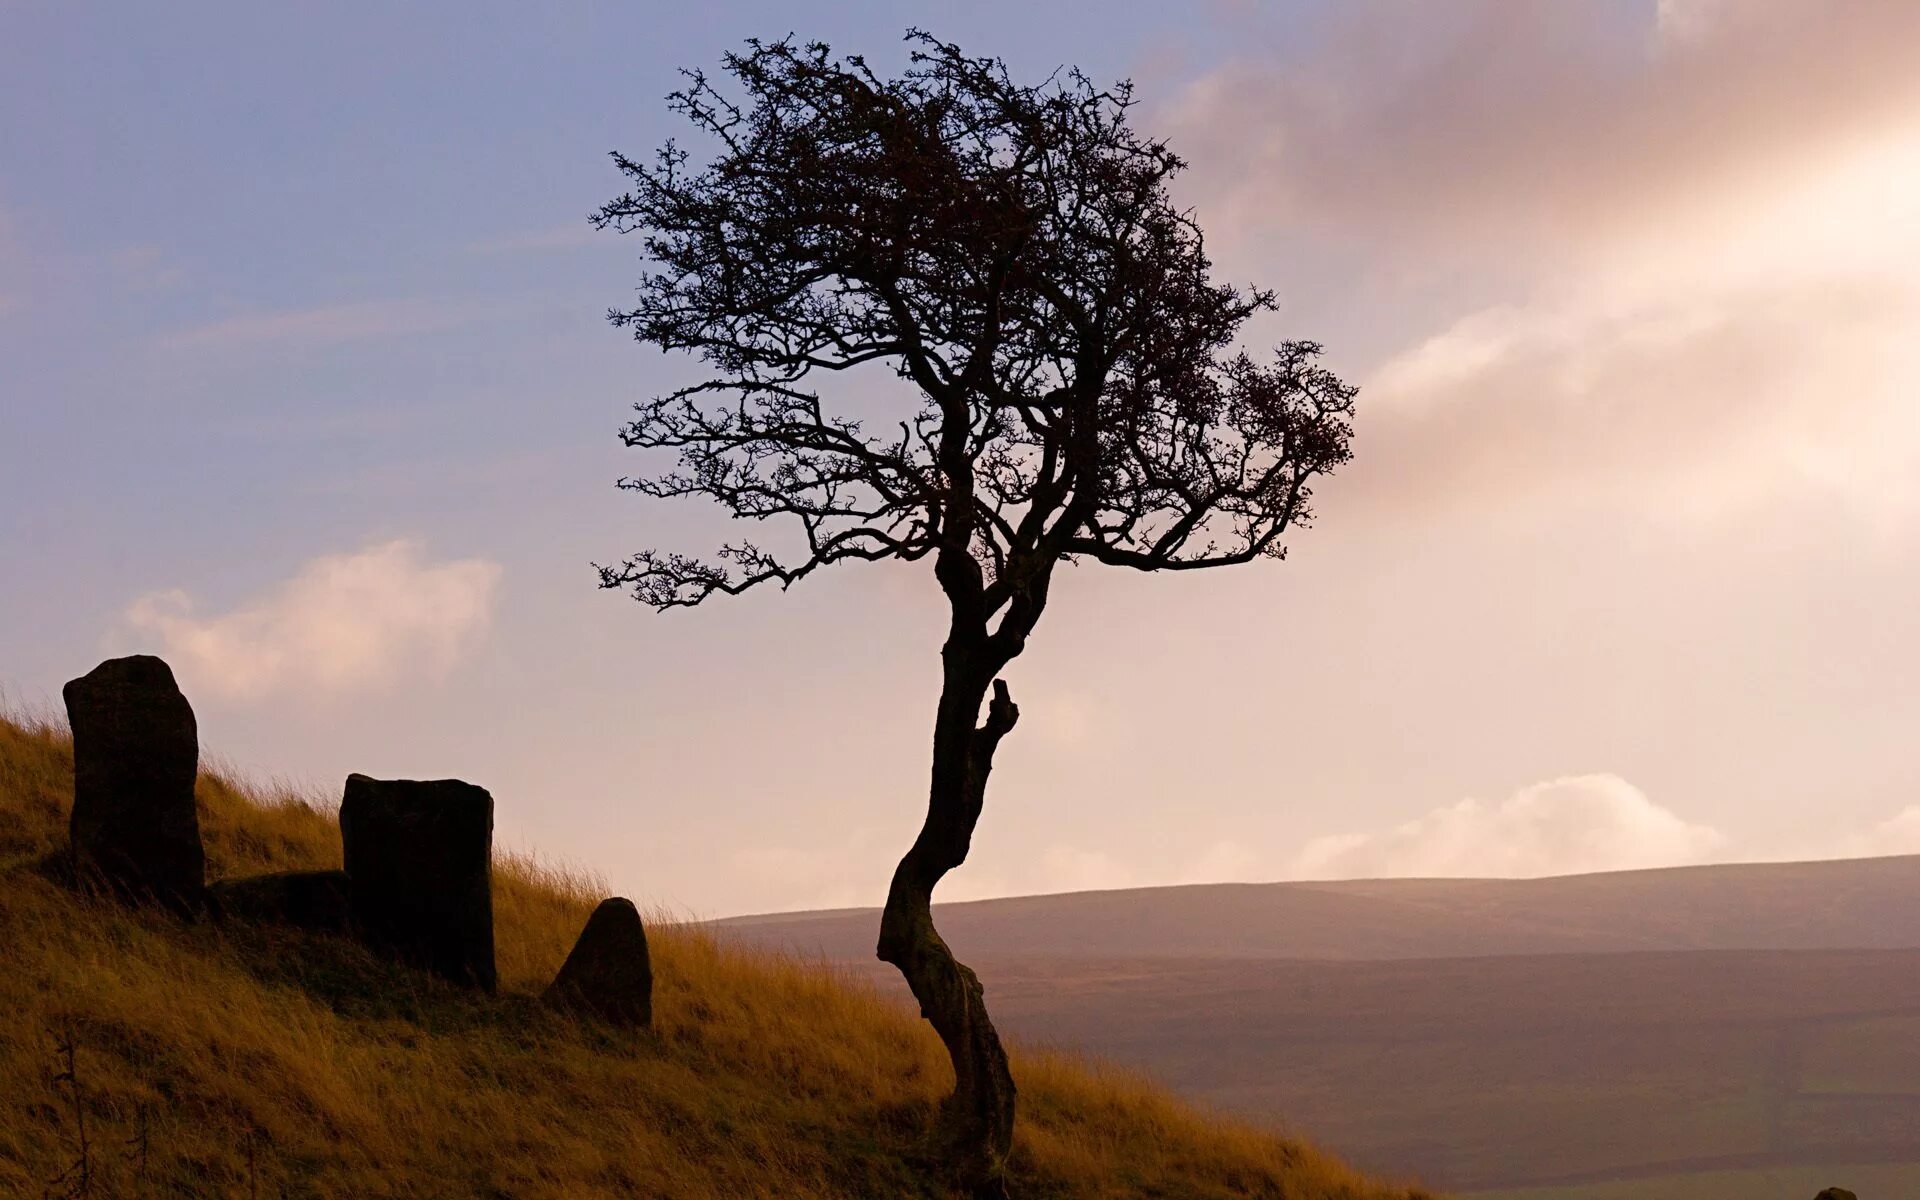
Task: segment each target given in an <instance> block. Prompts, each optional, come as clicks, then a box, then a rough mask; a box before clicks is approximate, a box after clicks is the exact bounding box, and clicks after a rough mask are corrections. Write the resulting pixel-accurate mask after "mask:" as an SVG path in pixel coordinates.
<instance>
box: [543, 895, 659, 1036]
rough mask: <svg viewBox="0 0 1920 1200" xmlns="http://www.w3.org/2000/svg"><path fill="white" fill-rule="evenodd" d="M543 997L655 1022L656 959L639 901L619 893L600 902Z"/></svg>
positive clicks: (623, 1020)
mask: <svg viewBox="0 0 1920 1200" xmlns="http://www.w3.org/2000/svg"><path fill="white" fill-rule="evenodd" d="M540 999H541V1000H542V1001H544V1002H545V1003H547V1004H550V1005H552V1006H554V1007H555V1008H564V1009H569V1010H571V1011H574V1012H584V1013H589V1014H591V1015H593V1016H596V1017H599V1018H601V1019H602V1020H606V1021H611V1022H613V1023H614V1024H616V1025H636V1026H641V1027H645V1026H648V1025H651V1024H653V964H652V962H651V961H650V960H649V959H648V957H647V930H646V927H645V926H644V925H643V924H641V921H640V912H639V910H638V909H636V908H634V906H633V901H631V900H628V899H626V898H625V897H623V896H614V897H612V898H610V899H607V900H602V901H601V902H600V907H598V908H596V909H594V910H593V915H592V916H590V917H588V918H587V927H586V928H585V929H583V930H581V931H580V940H579V941H577V942H575V943H574V944H573V951H572V953H570V954H568V955H567V961H566V962H565V963H563V964H561V966H560V973H559V974H558V975H556V976H554V979H553V983H552V984H550V985H548V987H547V990H546V991H545V992H544V993H543V994H542V995H541V997H540Z"/></svg>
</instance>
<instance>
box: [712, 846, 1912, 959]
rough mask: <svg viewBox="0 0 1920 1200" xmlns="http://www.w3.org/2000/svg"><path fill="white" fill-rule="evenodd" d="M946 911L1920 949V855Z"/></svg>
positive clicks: (977, 946) (1067, 930)
mask: <svg viewBox="0 0 1920 1200" xmlns="http://www.w3.org/2000/svg"><path fill="white" fill-rule="evenodd" d="M937 916H938V920H939V922H940V929H941V932H942V934H943V935H944V936H945V937H946V939H947V940H948V942H949V943H951V944H952V945H953V946H954V947H955V949H956V950H958V951H959V952H960V953H961V955H962V957H965V955H966V954H967V953H968V952H969V951H974V952H979V953H990V954H1020V955H1034V956H1043V955H1044V956H1056V957H1057V956H1070V957H1085V956H1089V955H1092V956H1107V957H1122V958H1316V959H1391V958H1452V957H1460V956H1469V955H1488V954H1579V953H1599V952H1611V951H1622V950H1831V949H1841V948H1848V949H1893V948H1899V947H1910V946H1920V856H1911V855H1910V856H1905V857H1899V858H1867V859H1849V860H1845V861H1841V862H1803V863H1742V864H1737V865H1729V866H1711V867H1673V868H1667V869H1664V870H1653V871H1617V872H1609V873H1606V874H1598V875H1566V876H1560V877H1557V878H1551V879H1369V880H1353V881H1346V882H1337V883H1258V884H1243V883H1225V884H1195V885H1191V886H1186V887H1163V888H1133V889H1127V890H1122V891H1107V892H1069V893H1065V894H1061V895H1053V896H1021V897H1016V898H1012V899H1006V900H976V901H971V902H967V903H962V904H944V905H940V906H939V910H938V914H937ZM878 920H879V915H878V912H877V910H874V909H837V910H832V911H826V912H811V913H774V914H769V915H765V916H753V917H735V918H731V919H729V920H726V921H721V922H716V924H717V925H719V926H720V927H723V928H727V929H729V930H731V931H733V932H736V933H739V934H742V935H744V936H747V937H751V938H754V939H755V940H760V941H767V942H772V943H776V944H779V945H783V946H787V947H791V948H794V949H799V950H802V951H805V952H808V953H815V954H821V955H824V956H826V957H828V958H848V959H857V958H865V957H867V956H868V955H869V954H870V953H871V950H872V947H871V944H870V943H871V942H872V941H873V931H874V930H875V929H876V928H877V927H878Z"/></svg>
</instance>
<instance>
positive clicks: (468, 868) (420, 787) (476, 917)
mask: <svg viewBox="0 0 1920 1200" xmlns="http://www.w3.org/2000/svg"><path fill="white" fill-rule="evenodd" d="M340 841H341V846H342V848H343V849H344V851H345V856H346V863H345V865H346V871H347V881H348V889H349V891H350V892H351V893H352V902H353V920H354V925H355V926H356V927H357V929H358V931H359V934H360V936H361V937H362V938H363V939H365V940H366V942H367V944H368V945H369V946H371V947H372V948H374V949H376V950H380V951H384V952H385V953H388V954H391V955H393V956H394V957H396V958H398V959H399V960H400V961H402V962H405V963H409V964H411V965H413V966H417V967H424V968H426V969H427V970H429V971H432V972H434V973H435V974H437V975H440V976H443V977H444V978H447V979H451V980H453V981H455V982H456V983H468V984H474V985H477V986H479V987H482V988H485V989H486V990H487V991H492V990H493V988H494V983H495V976H494V968H493V883H492V879H491V877H490V874H489V869H490V867H491V864H492V857H493V797H492V796H490V795H488V794H487V790H486V789H485V788H480V787H475V786H474V785H473V784H470V783H463V782H461V781H460V780H458V779H434V780H414V779H369V778H368V777H367V776H365V775H349V776H347V790H346V795H345V797H344V798H343V799H342V800H341V803H340Z"/></svg>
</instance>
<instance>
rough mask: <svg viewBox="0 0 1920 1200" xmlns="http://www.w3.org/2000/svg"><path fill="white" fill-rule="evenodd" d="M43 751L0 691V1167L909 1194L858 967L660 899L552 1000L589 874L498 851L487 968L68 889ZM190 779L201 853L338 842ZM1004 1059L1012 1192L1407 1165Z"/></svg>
mask: <svg viewBox="0 0 1920 1200" xmlns="http://www.w3.org/2000/svg"><path fill="white" fill-rule="evenodd" d="M71 769H72V761H71V749H70V745H69V743H68V741H67V739H66V737H65V735H64V733H63V732H62V731H61V730H59V729H58V728H56V727H55V726H53V725H51V724H49V723H46V722H37V721H23V720H20V719H6V718H3V717H0V1195H7V1196H13V1195H20V1196H38V1195H41V1194H42V1191H43V1189H45V1188H46V1187H47V1186H48V1184H49V1183H51V1182H53V1181H54V1180H55V1179H56V1177H57V1176H59V1175H60V1174H61V1172H62V1171H63V1170H64V1169H66V1168H67V1167H68V1166H69V1165H70V1164H72V1163H73V1162H74V1160H75V1158H76V1156H77V1146H78V1132H79V1129H80V1126H81V1124H82V1123H84V1128H85V1132H86V1137H87V1140H88V1142H89V1144H90V1146H91V1154H90V1156H89V1157H90V1161H91V1164H92V1170H93V1191H92V1194H93V1195H97V1196H103V1197H105V1196H209V1195H227V1196H246V1197H254V1196H265V1197H278V1196H287V1197H295V1198H300V1197H339V1198H343V1200H344V1198H346V1197H355V1198H358V1197H384V1196H396V1197H397V1196H405V1197H410V1198H411V1197H420V1198H426V1197H474V1196H483V1197H516V1198H520V1197H524V1198H528V1200H532V1198H536V1197H595V1196H633V1197H714V1198H716V1200H718V1198H722V1197H724V1198H726V1200H740V1198H746V1197H780V1198H782V1200H802V1198H806V1197H866V1196H872V1197H889V1198H891V1197H916V1196H937V1195H939V1194H940V1192H939V1190H938V1189H937V1188H936V1187H935V1186H934V1185H933V1184H932V1183H930V1182H929V1181H930V1180H931V1179H933V1178H935V1177H936V1174H935V1170H934V1164H933V1163H931V1162H930V1161H929V1159H928V1141H927V1134H928V1130H929V1128H930V1125H931V1121H932V1117H933V1112H934V1106H935V1104H936V1101H937V1099H938V1097H939V1096H940V1094H941V1093H942V1092H943V1091H944V1090H945V1089H946V1088H947V1087H948V1086H949V1083H950V1079H951V1076H950V1074H949V1072H948V1068H947V1066H946V1062H945V1059H944V1057H943V1055H942V1054H941V1051H940V1048H939V1045H938V1043H937V1041H935V1039H934V1038H933V1037H932V1035H931V1033H930V1031H929V1030H928V1029H927V1028H926V1027H925V1025H924V1024H923V1023H922V1022H921V1021H919V1020H918V1019H917V1018H916V1017H914V1016H913V1015H912V1014H910V1013H909V1012H907V1011H905V1010H903V1009H902V1008H901V1007H900V1006H898V1005H897V1004H894V1003H892V1002H890V1001H888V1000H885V999H882V998H881V997H880V996H878V995H877V994H876V993H874V992H873V991H872V990H870V989H868V988H866V987H864V986H862V985H859V984H857V983H854V982H851V981H849V980H846V979H843V978H840V977H837V976H835V975H834V974H832V973H830V972H829V971H828V970H826V969H825V968H822V967H819V966H813V965H807V964H802V963H799V962H796V961H793V960H791V959H786V958H781V957H778V956H776V955H773V954H770V953H768V952H765V951H758V950H752V949H746V948H737V947H733V946H730V945H728V944H726V943H724V942H719V941H716V940H715V939H714V938H713V936H712V935H710V934H708V933H704V932H700V931H694V930H688V929H679V928H672V927H666V926H660V927H656V929H655V930H653V931H652V935H651V936H652V942H653V954H654V972H655V979H656V990H655V1005H654V1011H655V1017H656V1029H655V1030H654V1031H653V1032H652V1033H648V1034H622V1033H617V1032H614V1031H612V1030H609V1029H606V1028H602V1027H597V1026H594V1025H592V1024H591V1023H581V1022H576V1021H574V1020H571V1019H568V1018H564V1017H561V1016H558V1015H555V1014H553V1013H550V1012H547V1011H546V1010H544V1009H542V1008H541V1007H539V1006H538V1005H537V1004H536V1003H535V1002H534V996H535V995H536V994H537V992H538V990H539V989H540V987H542V986H543V985H544V984H545V983H546V981H547V980H548V979H549V978H550V977H551V975H552V973H553V971H554V970H555V969H556V968H557V966H558V965H559V963H560V960H561V959H562V958H563V957H564V955H565V953H566V951H567V949H568V947H569V945H570V944H571V941H572V939H573V937H574V936H575V934H576V933H577V932H578V930H579V928H580V926H581V924H582V922H583V921H584V919H585V915H586V913H587V911H588V909H589V908H590V906H591V904H592V903H593V901H595V900H597V899H598V898H599V895H600V893H601V891H602V889H601V888H600V887H598V886H595V885H594V884H593V883H592V882H591V881H589V880H584V879H581V878H577V877H575V876H572V875H568V874H565V873H562V872H557V871H554V870H551V869H546V868H543V867H541V866H539V865H538V864H535V863H532V862H528V861H524V860H513V859H508V860H506V861H503V862H501V863H499V864H498V865H497V868H496V881H495V893H494V897H495V900H494V903H495V919H496V927H497V936H498V943H499V945H498V959H499V968H500V978H501V994H500V995H499V996H497V997H493V998H484V997H478V996H473V995H469V994H466V993H463V992H460V991H458V990H455V989H452V988H450V987H447V986H444V985H442V984H439V983H437V982H435V981H434V980H432V979H431V978H429V977H427V976H424V975H421V974H418V973H415V972H411V971H406V970H403V969H399V968H395V967H390V966H387V965H384V964H382V963H379V962H376V961H375V960H373V959H371V958H369V957H368V956H366V955H365V954H363V953H361V952H359V951H358V950H356V949H355V948H354V947H352V946H351V945H349V944H346V943H344V942H342V941H339V940H336V939H330V938H324V937H317V936H309V935H302V934H297V933H292V932H289V931H284V930H276V929H269V928H263V927H245V926H239V925H227V926H225V927H218V926H213V925H209V924H201V925H195V926H185V925H180V924H177V923H175V922H173V921H170V920H168V919H166V918H164V917H161V916H158V915H154V914H148V913H140V912H130V911H126V910H123V909H121V908H119V907H117V906H114V905H112V904H110V903H104V902H93V901H84V900H81V899H80V898H78V897H76V896H74V895H72V894H70V893H69V892H67V891H65V890H63V889H62V888H60V887H59V886H57V885H55V884H54V883H52V882H50V881H49V880H48V879H47V878H46V876H45V875H43V874H42V873H41V872H40V871H39V870H38V869H36V867H35V863H36V861H37V860H39V859H41V858H43V857H44V856H46V855H48V854H50V853H53V852H55V851H56V850H58V849H59V848H60V847H61V846H62V845H63V843H64V841H65V832H64V831H65V827H66V811H67V808H68V806H69V804H70V803H71ZM200 802H201V820H202V825H203V829H204V833H205V837H206V841H207V850H208V858H209V863H210V874H211V875H213V876H214V877H216V878H218V877H225V876H234V875H244V874H251V873H255V872H259V871H266V870H283V869H294V868H317V867H328V866H337V865H338V862H339V856H340V849H339V839H338V834H337V832H336V830H335V827H334V822H333V817H332V814H331V812H330V811H328V810H327V809H326V807H325V806H324V805H323V804H319V803H314V802H311V801H308V800H305V799H303V798H301V797H298V796H293V795H288V794H284V793H280V792H270V791H263V790H255V789H250V788H248V787H245V786H243V785H241V784H239V783H237V782H235V781H233V780H231V779H226V778H222V777H219V776H217V775H204V776H203V777H202V778H201V780H200ZM62 1041H67V1042H68V1043H70V1044H71V1045H72V1046H73V1047H74V1051H73V1061H74V1066H75V1071H74V1075H75V1076H76V1080H75V1081H65V1080H62V1079H61V1078H60V1077H59V1074H60V1072H61V1071H62V1069H63V1068H64V1066H65V1062H64V1060H63V1058H62V1056H61V1055H60V1054H59V1053H58V1049H57V1048H58V1046H59V1045H60V1043H61V1042H62ZM1015 1075H1016V1077H1017V1079H1018V1081H1019V1084H1020V1088H1021V1099H1022V1110H1021V1122H1020V1127H1019V1131H1018V1143H1017V1150H1016V1155H1017V1159H1016V1169H1017V1174H1018V1177H1019V1179H1020V1180H1021V1182H1022V1184H1023V1186H1022V1188H1021V1193H1022V1194H1023V1195H1025V1196H1029V1197H1115V1198H1118V1197H1169V1198H1171V1197H1229V1196H1261V1197H1276V1198H1284V1200H1416V1198H1417V1197H1420V1196H1421V1195H1423V1193H1420V1192H1418V1191H1409V1190H1406V1189H1402V1188H1397V1187H1387V1186H1382V1185H1379V1184H1375V1183H1372V1182H1369V1181H1368V1180H1366V1179H1364V1178H1362V1177H1360V1176H1358V1175H1357V1174H1355V1173H1353V1172H1351V1171H1349V1170H1348V1169H1346V1168H1345V1167H1343V1166H1341V1165H1340V1164H1338V1163H1336V1162H1334V1161H1332V1160H1330V1159H1328V1158H1326V1157H1324V1156H1322V1155H1320V1154H1319V1153H1317V1152H1315V1151H1313V1150H1311V1149H1309V1148H1306V1147H1304V1146H1302V1145H1301V1144H1299V1143H1297V1142H1294V1141H1290V1140H1287V1139H1283V1138H1280V1137H1276V1136H1273V1135H1270V1134H1267V1133H1264V1132H1261V1131H1259V1130H1256V1129H1254V1128H1252V1127H1249V1126H1244V1125H1239V1124H1235V1123H1233V1122H1231V1121H1227V1120H1221V1119H1216V1118H1214V1117H1211V1116H1207V1115H1203V1114H1201V1113H1198V1112H1196V1111H1194V1110H1192V1109H1190V1108H1187V1107H1185V1106H1183V1105H1182V1104H1180V1103H1179V1102H1177V1101H1175V1100H1174V1099H1172V1098H1170V1097H1169V1096H1168V1095H1166V1094H1164V1093H1163V1092H1161V1091H1158V1090H1156V1089H1154V1088H1153V1087H1151V1086H1149V1085H1147V1084H1145V1083H1143V1082H1141V1081H1139V1080H1137V1079H1134V1078H1131V1077H1129V1076H1127V1075H1125V1074H1123V1073H1120V1072H1117V1071H1114V1070H1110V1069H1106V1068H1101V1067H1098V1066H1089V1065H1083V1064H1079V1063H1076V1062H1073V1061H1069V1060H1065V1059H1061V1058H1056V1057H1050V1056H1042V1055H1034V1054H1021V1055H1019V1056H1017V1058H1016V1060H1015ZM76 1099H77V1101H78V1103H77V1106H76V1103H75V1102H76Z"/></svg>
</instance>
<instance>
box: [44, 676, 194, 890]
mask: <svg viewBox="0 0 1920 1200" xmlns="http://www.w3.org/2000/svg"><path fill="white" fill-rule="evenodd" d="M61 695H62V696H63V697H64V698H65V699H66V702H67V723H68V724H69V725H70V726H72V728H73V816H72V819H71V820H70V822H69V824H68V831H69V834H70V836H71V839H72V848H73V860H74V867H75V871H76V875H77V877H78V878H80V879H83V880H84V879H95V880H99V881H102V882H105V883H106V884H108V885H110V886H111V887H112V888H113V889H114V890H115V891H118V892H120V893H121V894H123V895H127V896H133V897H141V898H144V897H153V898H155V899H158V900H160V901H162V902H163V903H166V904H168V905H170V906H172V907H174V908H177V909H182V910H191V909H196V908H198V907H199V905H200V903H201V902H202V900H203V899H204V895H205V890H206V870H207V856H206V851H205V850H204V849H203V848H202V846H201V844H200V816H199V813H198V811H197V810H196V809H195V808H194V802H193V781H194V777H195V776H196V775H197V774H198V773H199V770H200V740H199V730H198V727H197V726H196V725H195V723H194V719H193V706H192V705H190V704H188V703H187V698H186V697H185V696H183V695H181V694H180V687H179V685H178V684H176V683H175V682H174V681H173V671H172V669H171V668H169V667H168V666H167V664H166V663H165V662H163V661H161V660H160V659H157V658H154V657H153V656H151V655H147V654H136V655H133V656H132V657H130V658H110V659H108V660H107V661H106V662H103V663H101V664H100V665H99V666H97V667H95V668H94V669H93V670H91V671H89V672H88V673H87V674H85V675H82V676H81V677H80V678H78V679H75V680H73V681H72V682H70V683H68V684H67V686H66V687H65V688H63V689H62V690H61Z"/></svg>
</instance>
